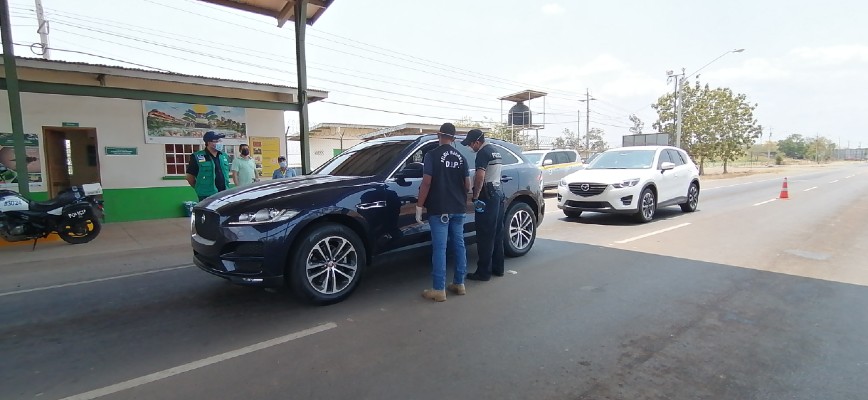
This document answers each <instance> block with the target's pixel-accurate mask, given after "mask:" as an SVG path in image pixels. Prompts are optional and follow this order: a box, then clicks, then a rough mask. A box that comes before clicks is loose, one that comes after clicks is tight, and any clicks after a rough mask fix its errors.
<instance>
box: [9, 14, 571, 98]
mask: <svg viewBox="0 0 868 400" xmlns="http://www.w3.org/2000/svg"><path fill="white" fill-rule="evenodd" d="M145 1H148V0H145ZM148 2H150V3H152V4H156V5H160V6H163V7H168V8H172V9H176V10H179V11H183V12H186V13H191V12H190V11H188V10H183V9H179V8H177V7H172V6H168V5H165V4H161V3H156V2H153V1H148ZM24 9H25V10H29V11H33V10H32V9H29V8H24ZM221 11H223V10H222V9H221ZM227 12H228V11H227ZM52 14H53V15H58V16H59V17H60V18H70V17H66V15H76V16H78V17H77V18H76V22H79V21H78V19H89V20H100V21H109V24H108V25H111V26H115V27H118V28H122V29H127V30H133V31H137V30H135V29H130V26H131V25H130V24H124V25H123V26H118V25H117V24H114V23H113V21H111V20H105V19H101V18H95V17H90V16H85V15H81V14H76V13H72V12H58V11H57V10H54V11H53V12H52ZM193 14H194V15H197V16H198V15H199V14H195V13H193ZM233 15H234V14H233ZM251 19H252V18H251ZM220 21H223V22H226V23H231V22H229V21H225V20H220ZM62 23H67V24H68V25H70V26H75V27H78V28H79V29H90V30H91V31H94V30H95V29H93V28H88V27H83V26H81V25H77V24H73V23H69V22H66V21H63V22H62ZM235 25H237V26H241V27H247V26H245V25H239V24H235ZM132 26H135V25H132ZM140 28H142V29H145V30H148V31H152V32H162V33H168V32H165V31H159V30H155V29H151V28H144V27H140ZM253 30H256V31H259V32H262V33H266V34H269V35H272V36H277V37H280V38H283V37H282V36H280V35H277V34H275V33H273V32H268V31H263V30H260V29H253ZM98 31H100V32H102V33H106V34H111V35H113V36H117V35H119V34H118V33H116V32H110V31H105V30H98ZM137 32H139V33H147V34H149V35H154V34H153V33H148V32H143V31H140V30H139V31H137ZM156 36H162V37H165V38H169V39H175V38H177V37H179V36H182V35H178V34H174V33H172V34H171V36H167V35H162V34H156ZM124 37H126V38H128V39H130V40H138V41H142V39H138V38H131V37H129V36H126V35H124ZM145 43H149V44H152V45H157V46H162V47H168V48H174V49H175V50H178V51H184V52H188V51H187V50H186V49H184V50H180V49H178V48H177V47H173V46H169V45H166V44H164V43H153V42H151V41H145ZM208 47H211V48H216V47H214V46H208ZM227 47H233V46H227ZM218 49H220V50H222V48H218ZM336 51H340V50H336ZM236 52H238V53H246V54H251V53H250V52H245V51H236ZM344 53H347V52H344ZM198 54H200V55H205V56H208V57H211V58H217V59H222V60H226V58H221V57H214V56H212V55H210V54H203V53H198ZM347 54H351V55H354V56H358V57H363V58H367V57H364V56H360V55H356V54H353V53H347ZM378 54H382V53H378ZM253 55H254V56H257V57H260V58H265V59H270V60H273V61H276V62H281V63H285V60H277V59H274V58H269V57H268V56H265V55H263V53H256V54H253ZM371 60H373V61H376V62H382V61H381V60H374V59H371ZM231 61H233V62H237V63H241V64H245V65H248V66H252V67H255V68H263V69H268V70H269V71H270V70H272V69H273V68H272V67H264V66H261V65H259V64H251V63H246V62H243V61H238V60H235V59H231ZM313 64H316V63H313ZM389 65H392V64H391V63H389ZM444 65H445V64H444ZM330 67H335V66H331V65H330ZM400 67H404V66H400ZM221 68H222V67H221ZM335 68H340V67H335ZM404 68H407V67H404ZM320 69H322V70H326V71H329V72H333V73H336V74H341V75H347V76H353V77H357V78H360V79H367V80H371V81H375V82H382V83H389V82H385V81H382V80H377V79H371V78H370V77H362V76H358V75H353V74H347V73H344V72H338V71H334V70H331V69H329V68H320ZM229 70H232V69H229ZM416 70H417V71H419V70H418V69H416ZM234 71H238V70H234ZM283 72H286V73H289V71H283ZM421 72H425V71H421ZM258 76H264V75H258ZM439 76H443V75H439ZM312 78H313V79H317V78H316V77H312ZM446 78H451V77H446ZM320 80H323V81H328V82H331V83H336V84H345V85H352V84H346V83H345V82H340V81H334V80H331V81H330V80H326V79H320ZM404 81H409V80H404ZM410 82H416V81H410ZM425 84H428V83H425ZM399 85H400V84H399ZM400 86H404V87H410V88H415V89H421V90H427V91H432V92H439V93H444V94H449V95H451V96H462V97H467V98H473V99H478V100H488V99H483V98H480V97H473V96H467V95H464V94H457V93H450V92H445V91H438V90H436V89H431V88H429V87H426V88H420V87H417V86H411V85H406V84H403V85H400ZM355 87H359V88H362V89H366V90H368V89H370V88H366V87H361V86H359V85H355ZM371 90H375V91H376V90H378V89H371ZM335 92H340V91H335ZM383 92H385V93H393V94H396V95H399V96H406V95H403V94H400V93H395V92H391V91H383ZM345 93H348V92H345ZM357 95H358V94H357ZM423 99H427V98H423ZM427 100H429V101H437V102H444V101H442V100H430V99H427ZM444 103H447V104H457V105H462V106H466V107H475V108H481V109H488V110H494V108H491V107H483V106H476V105H467V104H461V103H454V102H444ZM552 114H554V113H552ZM565 114H569V115H572V111H570V112H567V113H565Z"/></svg>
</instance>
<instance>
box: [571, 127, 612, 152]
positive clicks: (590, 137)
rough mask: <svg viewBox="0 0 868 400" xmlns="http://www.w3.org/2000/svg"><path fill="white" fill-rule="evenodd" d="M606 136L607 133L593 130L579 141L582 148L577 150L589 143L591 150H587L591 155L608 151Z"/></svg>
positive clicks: (596, 129)
mask: <svg viewBox="0 0 868 400" xmlns="http://www.w3.org/2000/svg"><path fill="white" fill-rule="evenodd" d="M605 134H606V132H605V131H603V130H602V129H600V128H591V131H590V132H588V133H587V134H585V135H584V136H582V137H581V138H580V139H579V143H580V144H579V146H580V147H577V149H578V148H581V147H584V144H585V143H588V147H589V148H588V149H587V150H588V154H589V155H590V154H591V153H599V152H603V151H606V150H608V149H609V144H608V143H606V141H605V140H604V139H603V136H604V135H605Z"/></svg>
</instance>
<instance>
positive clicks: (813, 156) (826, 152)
mask: <svg viewBox="0 0 868 400" xmlns="http://www.w3.org/2000/svg"><path fill="white" fill-rule="evenodd" d="M836 147H838V146H836V145H835V142H833V141H831V140H830V139H828V138H825V137H823V136H819V137H814V138H809V139H807V140H806V142H805V159H808V160H812V161H815V162H816V163H817V164H819V163H821V162H828V161H829V160H831V159H832V154H833V153H834V152H835V148H836Z"/></svg>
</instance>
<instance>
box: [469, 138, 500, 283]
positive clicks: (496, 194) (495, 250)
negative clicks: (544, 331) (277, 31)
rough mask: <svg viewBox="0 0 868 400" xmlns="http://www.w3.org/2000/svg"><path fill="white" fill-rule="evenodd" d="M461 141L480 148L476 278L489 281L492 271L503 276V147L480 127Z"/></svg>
mask: <svg viewBox="0 0 868 400" xmlns="http://www.w3.org/2000/svg"><path fill="white" fill-rule="evenodd" d="M461 144H463V145H465V146H470V148H471V149H473V151H474V152H476V162H475V166H476V168H475V170H476V173H475V174H474V179H473V205H474V208H475V209H476V220H475V221H476V250H477V251H478V252H479V261H478V262H477V263H476V272H474V273H472V274H467V279H470V280H472V281H487V280H489V279H491V275H495V276H503V263H504V259H503V258H504V257H503V214H504V212H503V202H504V196H503V190H502V189H501V187H500V177H501V170H502V169H503V157H502V156H501V154H500V150H499V149H498V148H496V147H494V146H492V145H491V144H490V143H486V142H485V135H484V134H483V133H482V131H480V130H479V129H473V130H471V131H470V132H467V137H465V138H464V140H462V141H461Z"/></svg>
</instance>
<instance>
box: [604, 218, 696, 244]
mask: <svg viewBox="0 0 868 400" xmlns="http://www.w3.org/2000/svg"><path fill="white" fill-rule="evenodd" d="M687 225H690V222H685V223H683V224H681V225H675V226H670V227H668V228H665V229H661V230H659V231H654V232H651V233H646V234H644V235H639V236H636V237H631V238H629V239H624V240H619V241H617V242H615V243H618V244H624V243H630V242H632V241H634V240H639V239H644V238H646V237H649V236H654V235H657V234H660V233H663V232H669V231H671V230H675V229H678V228H683V227H685V226H687Z"/></svg>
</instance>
